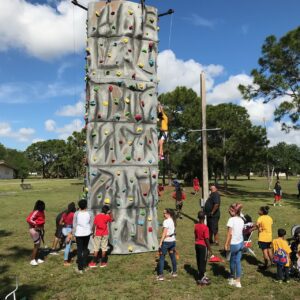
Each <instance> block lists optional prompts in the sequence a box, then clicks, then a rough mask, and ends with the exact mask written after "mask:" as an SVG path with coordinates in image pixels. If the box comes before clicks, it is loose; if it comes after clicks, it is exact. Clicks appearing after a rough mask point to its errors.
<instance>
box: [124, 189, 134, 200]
mask: <svg viewBox="0 0 300 300" xmlns="http://www.w3.org/2000/svg"><path fill="white" fill-rule="evenodd" d="M125 191H126V190H125ZM127 200H128V201H130V202H131V201H133V197H128V198H127Z"/></svg>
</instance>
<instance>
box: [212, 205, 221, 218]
mask: <svg viewBox="0 0 300 300" xmlns="http://www.w3.org/2000/svg"><path fill="white" fill-rule="evenodd" d="M219 206H220V204H214V207H213V209H212V211H211V215H214V214H215V212H216V211H217V210H218V208H219Z"/></svg>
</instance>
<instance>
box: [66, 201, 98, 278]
mask: <svg viewBox="0 0 300 300" xmlns="http://www.w3.org/2000/svg"><path fill="white" fill-rule="evenodd" d="M78 206H79V210H78V211H77V212H76V213H75V215H74V218H73V230H72V234H74V235H75V237H76V244H77V261H78V268H77V269H76V272H78V273H80V274H82V273H83V269H84V268H85V267H86V266H87V257H88V245H89V241H90V236H91V234H92V226H93V216H92V215H91V213H89V212H88V211H87V201H86V200H85V199H82V200H80V201H79V202H78ZM72 234H69V236H68V238H69V239H71V238H72Z"/></svg>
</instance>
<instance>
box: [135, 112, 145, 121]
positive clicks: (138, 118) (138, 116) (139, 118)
mask: <svg viewBox="0 0 300 300" xmlns="http://www.w3.org/2000/svg"><path fill="white" fill-rule="evenodd" d="M134 118H135V120H136V121H137V122H138V121H141V120H142V118H143V117H142V115H140V114H137V115H135V116H134Z"/></svg>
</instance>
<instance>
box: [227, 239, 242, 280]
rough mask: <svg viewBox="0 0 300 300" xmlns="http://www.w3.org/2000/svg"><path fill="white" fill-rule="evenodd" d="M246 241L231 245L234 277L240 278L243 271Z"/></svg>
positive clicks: (231, 271)
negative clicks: (242, 259) (242, 262)
mask: <svg viewBox="0 0 300 300" xmlns="http://www.w3.org/2000/svg"><path fill="white" fill-rule="evenodd" d="M243 246H244V242H241V243H239V244H235V245H230V276H231V277H232V278H240V277H241V273H242V265H241V258H242V249H243Z"/></svg>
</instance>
